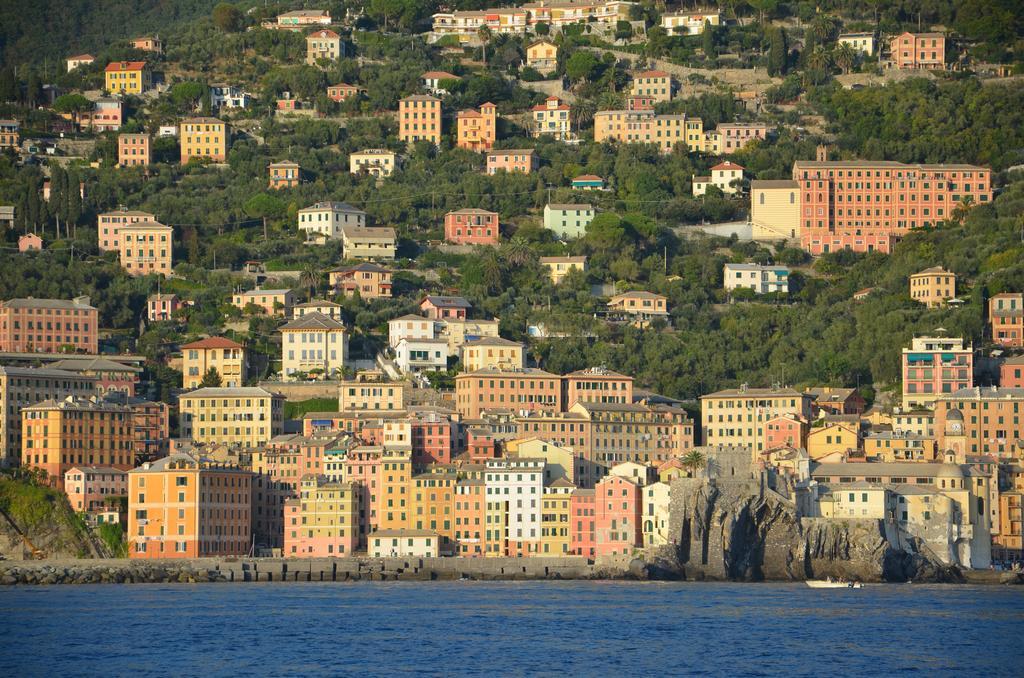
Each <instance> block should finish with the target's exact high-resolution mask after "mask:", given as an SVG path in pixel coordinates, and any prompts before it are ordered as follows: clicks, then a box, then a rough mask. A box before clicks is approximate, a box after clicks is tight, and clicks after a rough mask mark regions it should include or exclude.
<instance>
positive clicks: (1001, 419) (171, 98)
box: [0, 0, 1024, 569]
mask: <svg viewBox="0 0 1024 678" xmlns="http://www.w3.org/2000/svg"><path fill="white" fill-rule="evenodd" d="M485 4H486V3H484V4H481V3H458V2H456V3H450V4H448V5H439V4H437V3H432V2H430V3H416V2H395V3H385V2H377V1H376V0H373V1H370V2H356V1H345V2H322V3H321V2H306V3H302V7H298V6H296V5H297V3H276V4H273V3H272V4H269V5H268V4H263V5H258V4H255V3H238V4H229V3H220V4H217V5H216V7H214V8H213V9H212V11H204V12H203V13H202V14H201V15H197V16H195V17H188V18H182V19H180V20H178V23H175V24H174V25H169V26H168V28H167V30H166V31H163V30H162V31H160V33H159V34H158V33H156V32H153V33H139V34H133V35H129V36H126V37H123V38H116V39H107V40H105V41H102V42H101V41H100V40H98V39H97V38H96V36H94V35H91V34H90V36H88V38H87V37H86V36H81V37H80V39H74V40H70V41H69V42H67V43H65V44H61V45H54V46H53V47H52V49H60V50H62V51H61V52H60V54H61V56H60V58H61V59H62V61H61V66H60V68H59V69H56V71H55V68H54V65H53V61H52V59H50V60H49V61H48V62H47V63H46V64H44V65H42V66H40V65H39V64H27V63H26V64H23V65H21V66H19V67H18V68H17V69H15V68H13V63H14V62H13V61H10V59H9V57H7V56H5V65H4V68H3V70H2V72H0V113H2V117H4V118H8V119H3V120H0V235H2V237H3V246H2V248H0V250H2V251H0V410H2V413H3V414H2V416H0V465H2V471H3V476H2V480H0V482H2V483H5V484H6V485H4V488H6V489H4V488H0V508H2V509H3V510H2V511H0V527H3V528H4V529H5V530H6V529H7V528H8V527H9V528H10V529H11V530H13V531H14V532H15V533H16V534H17V535H19V539H20V543H19V544H18V550H19V551H20V552H21V553H22V556H23V557H25V558H44V557H46V555H47V554H46V552H45V548H40V546H39V545H38V544H35V543H34V542H33V540H32V537H31V536H30V535H29V526H28V525H26V524H25V518H24V516H23V515H21V514H19V513H18V512H17V511H16V510H15V509H14V508H12V506H13V504H14V502H12V501H11V500H10V497H11V496H14V494H13V493H15V492H16V491H18V490H16V489H15V488H14V485H15V484H20V485H25V486H31V487H33V488H38V489H41V490H45V491H47V492H51V493H52V495H53V496H55V497H58V498H59V500H60V501H61V502H65V501H66V505H67V507H68V509H69V511H70V512H73V513H74V514H75V515H76V516H77V518H78V519H79V520H80V521H81V524H82V525H83V527H84V529H86V530H88V531H90V533H91V534H94V535H96V537H97V539H98V540H99V542H100V543H102V544H103V548H104V549H105V550H106V555H109V556H114V557H124V558H130V559H140V560H144V559H176V558H206V557H219V558H229V557H242V556H251V557H275V558H351V557H355V556H368V557H373V558H376V557H391V556H403V557H405V556H408V557H421V558H426V557H462V558H495V557H522V558H531V557H552V556H558V557H578V558H581V559H584V560H587V561H597V560H599V559H608V558H611V559H614V558H625V559H629V558H633V557H637V556H640V555H642V554H654V553H663V552H666V551H667V550H671V549H673V548H674V547H675V546H676V545H677V544H678V543H679V542H680V540H681V538H682V533H681V530H682V528H681V526H680V524H679V521H678V520H677V519H676V517H675V515H674V513H673V501H674V500H675V501H676V503H678V501H679V497H680V496H681V494H680V493H682V492H686V491H688V489H689V488H691V487H693V486H694V484H695V483H703V484H709V485H711V486H725V485H727V484H728V483H730V482H734V481H743V482H744V483H749V484H750V485H751V486H752V487H758V488H759V492H761V493H763V494H765V493H767V494H770V495H771V496H772V497H773V499H774V500H777V501H779V502H782V503H783V504H785V505H786V506H788V507H791V510H792V511H793V512H794V513H795V515H797V516H799V517H801V518H808V519H823V520H829V521H836V522H842V523H857V524H861V525H875V526H877V528H878V531H879V533H880V534H882V535H884V536H885V538H886V539H887V540H888V541H889V542H890V543H891V544H894V545H898V547H899V548H901V549H903V550H905V551H907V552H909V553H920V554H925V555H927V557H928V558H930V559H934V560H935V561H937V562H940V563H942V564H945V565H949V566H957V567H959V568H963V569H990V568H999V569H1002V568H1011V567H1019V566H1020V563H1021V561H1022V560H1024V541H1022V539H1024V537H1022V528H1024V518H1022V503H1021V499H1022V497H1024V421H1022V416H1024V415H1022V413H1021V408H1022V407H1024V264H1022V263H1021V262H1022V261H1024V258H1022V255H1024V246H1022V245H1021V233H1024V222H1022V221H1021V218H1020V214H1021V212H1022V211H1024V181H1022V179H1024V173H1022V168H1024V150H1021V149H1024V132H1022V130H1024V118H1022V116H1024V107H1022V106H1021V105H1020V104H1024V90H1022V89H1021V87H1020V81H1019V79H1018V77H1019V76H1018V75H1017V74H1019V73H1020V72H1021V69H1022V68H1024V55H1022V54H1020V53H1019V51H1018V52H1014V49H1017V50H1019V49H1020V44H1021V43H1020V40H1019V39H1018V40H1017V41H1016V43H1015V44H1013V45H1011V46H1006V45H1005V44H1004V43H1005V42H1006V41H1005V40H1004V39H1003V38H1002V37H1000V36H998V35H997V36H994V37H993V36H989V35H982V34H980V33H972V32H971V31H980V30H981V29H980V28H977V27H976V26H975V25H974V24H972V23H970V22H967V21H966V20H963V21H961V19H960V18H959V17H957V20H956V21H954V20H953V19H954V17H953V16H946V17H940V16H933V17H929V15H928V12H925V16H924V19H922V15H921V13H919V12H917V11H915V12H913V13H912V15H911V14H904V13H903V11H902V10H898V9H887V10H886V11H885V12H884V14H883V15H881V16H880V15H879V12H878V11H877V10H875V11H874V12H872V11H871V10H870V9H865V8H861V7H859V6H858V5H857V3H838V5H837V6H836V8H835V9H834V10H829V11H831V12H833V13H832V14H828V13H825V11H824V10H821V9H819V10H814V11H812V10H810V9H808V8H803V7H802V5H803V4H804V3H788V4H786V3H783V6H782V7H779V3H755V2H750V3H749V4H746V3H723V4H722V6H721V7H715V6H708V7H702V8H695V7H691V3H682V6H679V5H680V3H667V5H668V6H667V7H666V3H648V2H639V1H638V2H630V1H626V0H538V1H536V2H525V3H522V2H521V3H513V4H510V5H507V6H501V7H485V6H484V5H485ZM939 4H941V3H939ZM798 5H799V6H798ZM132 25H133V24H131V23H129V24H128V26H129V27H130V26H132ZM122 29H124V30H128V28H126V27H124V26H122ZM107 35H110V34H109V33H108V34H107ZM1018 38H1019V36H1018ZM86 49H88V50H89V52H88V53H86V52H84V51H83V52H82V53H75V52H78V51H79V50H86ZM19 63H20V62H19ZM8 64H11V65H10V66H8ZM943 106H951V107H953V108H954V109H955V110H956V112H957V115H956V116H952V115H948V116H947V115H945V112H946V110H947V109H945V108H943ZM964 111H967V112H966V113H964ZM888 116H891V118H892V119H889V117H888ZM929 116H931V117H929ZM953 118H957V120H955V121H954V120H952V119H953ZM956 125H959V127H954V126H956Z"/></svg>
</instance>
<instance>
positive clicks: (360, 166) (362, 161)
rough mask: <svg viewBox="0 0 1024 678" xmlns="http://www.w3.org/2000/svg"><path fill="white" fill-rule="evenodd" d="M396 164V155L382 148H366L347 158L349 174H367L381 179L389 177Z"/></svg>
mask: <svg viewBox="0 0 1024 678" xmlns="http://www.w3.org/2000/svg"><path fill="white" fill-rule="evenodd" d="M397 164H398V155H397V154H396V153H395V152H394V151H389V150H387V149H384V148H368V149H366V150H365V151H359V152H358V153H353V154H351V155H350V156H348V172H349V174H364V173H365V174H369V175H370V176H373V177H377V178H382V177H390V176H391V175H392V174H394V172H395V167H396V166H397Z"/></svg>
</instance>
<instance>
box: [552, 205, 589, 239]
mask: <svg viewBox="0 0 1024 678" xmlns="http://www.w3.org/2000/svg"><path fill="white" fill-rule="evenodd" d="M593 220H594V207H593V205H587V204H555V203H551V204H548V205H545V206H544V228H546V229H547V230H549V231H551V232H552V233H554V234H555V235H556V236H557V237H558V239H559V240H571V239H574V238H582V237H583V236H584V235H586V234H587V226H589V225H590V222H591V221H593Z"/></svg>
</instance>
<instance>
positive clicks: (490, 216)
mask: <svg viewBox="0 0 1024 678" xmlns="http://www.w3.org/2000/svg"><path fill="white" fill-rule="evenodd" d="M444 239H445V240H446V241H448V242H450V243H454V244H456V245H497V244H498V243H499V242H500V241H501V232H500V230H499V227H498V213H497V212H488V211H487V210H481V209H476V208H467V209H461V210H455V211H454V212H449V213H448V214H446V215H444Z"/></svg>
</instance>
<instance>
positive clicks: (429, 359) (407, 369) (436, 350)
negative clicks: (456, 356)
mask: <svg viewBox="0 0 1024 678" xmlns="http://www.w3.org/2000/svg"><path fill="white" fill-rule="evenodd" d="M395 365H396V366H397V367H398V369H399V371H400V372H401V373H402V374H413V373H416V372H424V371H444V370H446V369H448V341H447V340H445V339H410V338H405V339H401V340H399V342H398V345H396V346H395Z"/></svg>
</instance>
